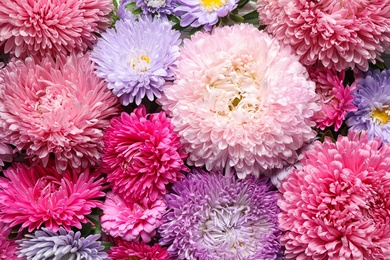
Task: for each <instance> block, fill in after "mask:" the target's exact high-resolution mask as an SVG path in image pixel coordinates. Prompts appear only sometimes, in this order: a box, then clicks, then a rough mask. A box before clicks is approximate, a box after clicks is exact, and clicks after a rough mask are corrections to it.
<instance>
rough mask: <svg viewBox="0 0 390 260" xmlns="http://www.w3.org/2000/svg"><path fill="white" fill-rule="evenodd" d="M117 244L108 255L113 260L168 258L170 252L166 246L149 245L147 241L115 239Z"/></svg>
mask: <svg viewBox="0 0 390 260" xmlns="http://www.w3.org/2000/svg"><path fill="white" fill-rule="evenodd" d="M115 244H116V245H115V246H111V247H110V251H108V256H109V257H110V258H111V259H112V260H123V259H129V258H130V259H143V260H168V258H169V254H168V251H167V249H166V248H165V247H161V246H160V245H159V244H154V245H153V246H149V245H147V244H145V242H128V241H124V240H121V239H118V240H116V241H115Z"/></svg>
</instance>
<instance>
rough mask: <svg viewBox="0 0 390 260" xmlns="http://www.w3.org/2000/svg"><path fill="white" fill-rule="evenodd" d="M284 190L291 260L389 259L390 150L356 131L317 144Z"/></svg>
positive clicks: (284, 227) (286, 242)
mask: <svg viewBox="0 0 390 260" xmlns="http://www.w3.org/2000/svg"><path fill="white" fill-rule="evenodd" d="M302 165H303V170H296V171H294V172H292V173H291V174H290V176H289V177H288V178H287V179H286V180H285V182H284V183H283V184H282V187H281V188H280V189H279V191H280V192H281V193H282V195H283V197H282V199H281V200H280V201H279V206H280V208H281V209H282V212H281V213H280V215H279V222H280V227H281V229H282V230H283V231H285V232H284V234H283V235H282V237H281V242H282V244H283V245H284V246H285V257H286V259H387V257H388V255H389V250H390V246H389V245H390V243H389V242H390V236H389V234H390V226H389V216H390V204H389V200H390V147H389V146H388V145H382V144H381V140H380V139H375V140H371V141H369V140H368V135H367V133H365V132H363V133H361V135H360V136H359V134H358V133H356V132H355V131H350V132H349V133H348V137H345V136H339V138H338V140H337V142H336V143H334V142H332V140H330V139H329V138H328V139H326V140H325V141H324V143H321V142H319V141H317V142H315V144H314V149H312V150H310V151H308V152H306V154H305V158H304V159H303V160H302Z"/></svg>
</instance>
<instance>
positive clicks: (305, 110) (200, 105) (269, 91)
mask: <svg viewBox="0 0 390 260" xmlns="http://www.w3.org/2000/svg"><path fill="white" fill-rule="evenodd" d="M243 43H245V44H243ZM175 76H176V79H175V81H174V82H173V83H167V84H166V85H165V90H164V95H163V97H162V98H161V99H159V100H158V101H159V103H160V104H162V106H163V109H164V110H165V111H166V112H167V113H168V114H169V115H170V116H171V117H172V123H173V124H174V125H175V131H176V132H177V133H179V135H180V137H181V141H182V143H183V146H184V148H185V151H186V152H187V153H189V157H188V159H187V162H188V163H189V164H191V165H195V166H197V167H201V166H206V168H207V170H220V169H223V168H224V167H226V170H227V171H229V170H230V167H234V168H235V170H236V172H237V174H238V176H239V177H240V178H244V177H245V176H246V175H248V174H254V175H259V172H260V171H266V170H270V169H273V168H282V167H283V165H285V164H288V163H294V161H295V160H296V158H297V156H298V155H297V152H296V151H297V149H299V148H300V147H301V146H302V145H304V144H305V143H306V142H309V141H310V140H311V139H312V138H314V137H315V135H316V133H315V132H314V131H313V130H312V129H311V127H312V126H314V125H315V123H314V122H313V121H311V117H312V116H313V114H314V112H315V111H317V110H319V106H318V105H317V104H316V101H317V99H318V96H317V94H316V93H315V84H314V82H312V81H310V80H309V79H308V73H307V70H306V68H305V67H303V66H302V65H301V64H300V63H299V62H298V57H297V56H294V55H292V54H291V53H290V48H283V47H281V46H280V45H279V42H278V40H276V39H274V38H271V37H270V36H269V35H268V34H267V33H265V32H262V31H259V30H258V29H257V28H256V27H254V26H253V25H249V24H240V25H234V26H231V27H218V28H215V29H214V31H213V33H212V34H209V33H206V32H198V33H197V34H195V35H194V36H193V37H192V38H191V39H190V40H186V41H185V42H184V46H183V48H182V50H181V57H180V58H179V60H178V67H177V68H176V69H175Z"/></svg>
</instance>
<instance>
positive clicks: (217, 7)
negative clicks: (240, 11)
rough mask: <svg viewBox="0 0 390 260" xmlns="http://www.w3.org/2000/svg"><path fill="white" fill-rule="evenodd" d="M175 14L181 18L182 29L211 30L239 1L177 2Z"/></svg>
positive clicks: (202, 0)
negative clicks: (200, 27) (199, 28)
mask: <svg viewBox="0 0 390 260" xmlns="http://www.w3.org/2000/svg"><path fill="white" fill-rule="evenodd" d="M177 2H178V4H179V6H178V7H176V8H175V10H174V14H175V15H176V16H179V17H180V18H181V21H180V25H181V26H182V27H186V26H191V27H199V26H204V29H206V30H211V28H212V27H213V25H215V24H216V23H217V22H218V19H219V18H220V17H225V16H227V15H228V14H229V13H230V12H231V11H233V10H234V9H235V8H236V7H237V3H238V0H200V1H192V0H177Z"/></svg>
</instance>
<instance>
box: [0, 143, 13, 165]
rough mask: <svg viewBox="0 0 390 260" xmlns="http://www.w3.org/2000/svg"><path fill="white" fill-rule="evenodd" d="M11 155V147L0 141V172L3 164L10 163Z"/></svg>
mask: <svg viewBox="0 0 390 260" xmlns="http://www.w3.org/2000/svg"><path fill="white" fill-rule="evenodd" d="M13 154H14V152H13V150H12V148H11V146H9V145H7V144H5V143H3V142H1V141H0V171H2V170H3V166H4V162H12V157H13Z"/></svg>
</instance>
